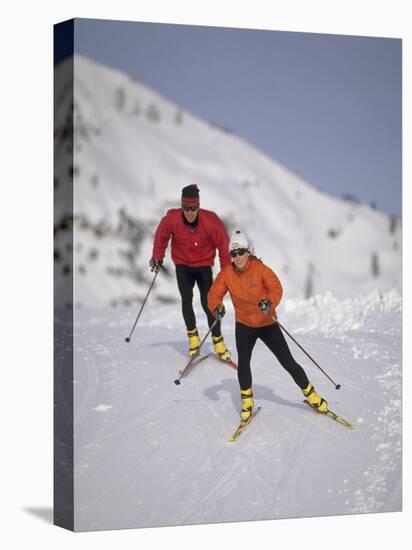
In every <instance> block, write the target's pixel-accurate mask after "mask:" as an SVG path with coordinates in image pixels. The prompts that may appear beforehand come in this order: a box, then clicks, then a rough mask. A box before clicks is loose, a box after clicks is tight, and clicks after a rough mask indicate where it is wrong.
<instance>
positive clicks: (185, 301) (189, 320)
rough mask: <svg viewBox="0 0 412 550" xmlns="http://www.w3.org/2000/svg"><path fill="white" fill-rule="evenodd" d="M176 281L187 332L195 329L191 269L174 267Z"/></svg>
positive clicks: (193, 282)
mask: <svg viewBox="0 0 412 550" xmlns="http://www.w3.org/2000/svg"><path fill="white" fill-rule="evenodd" d="M176 280H177V286H178V288H179V292H180V296H181V299H182V313H183V319H184V321H185V324H186V328H187V330H188V331H190V330H194V329H195V328H196V317H195V312H194V310H193V287H194V286H195V279H194V277H193V274H192V272H191V269H190V268H189V267H187V266H185V265H176Z"/></svg>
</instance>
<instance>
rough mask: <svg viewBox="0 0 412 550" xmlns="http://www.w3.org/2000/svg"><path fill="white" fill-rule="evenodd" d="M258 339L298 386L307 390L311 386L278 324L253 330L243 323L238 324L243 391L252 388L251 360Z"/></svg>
mask: <svg viewBox="0 0 412 550" xmlns="http://www.w3.org/2000/svg"><path fill="white" fill-rule="evenodd" d="M258 338H260V339H261V340H262V342H264V343H265V344H266V345H267V347H268V348H269V349H270V351H271V352H272V353H273V354H274V355H275V356H276V358H277V360H278V361H279V363H280V364H281V365H282V367H283V368H284V369H286V370H287V372H288V373H289V374H290V375H291V376H292V378H293V380H294V381H295V382H296V384H297V385H298V386H299V387H300V388H301V389H304V388H306V387H307V385H308V384H309V380H308V377H307V376H306V373H305V371H304V370H303V368H302V367H301V366H300V365H299V364H298V363H297V362H296V361H295V360H294V358H293V357H292V354H291V353H290V349H289V346H288V344H287V342H286V340H285V337H284V336H283V333H282V331H281V329H280V327H279V325H278V324H277V323H274V324H273V325H269V326H268V327H261V328H252V327H248V326H246V325H243V324H241V323H236V348H237V355H238V371H237V374H238V379H239V384H240V387H241V389H242V390H247V389H248V388H251V387H252V373H251V370H250V359H251V357H252V351H253V348H254V346H255V344H256V340H257V339H258Z"/></svg>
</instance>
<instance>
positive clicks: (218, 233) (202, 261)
mask: <svg viewBox="0 0 412 550" xmlns="http://www.w3.org/2000/svg"><path fill="white" fill-rule="evenodd" d="M170 237H171V238H172V260H173V262H174V263H175V264H182V265H187V266H190V267H202V266H212V265H213V263H214V260H215V256H216V249H217V250H218V251H219V259H220V267H221V268H222V269H223V268H224V267H225V266H226V265H229V264H230V256H229V236H228V234H227V232H226V229H225V226H224V225H223V222H222V221H221V219H220V218H219V217H218V216H217V215H216V214H215V213H214V212H211V211H210V210H203V209H202V208H201V209H199V214H198V223H197V225H196V226H194V227H192V226H190V225H189V224H187V223H186V222H185V221H184V218H183V212H182V209H181V208H172V209H171V210H168V211H167V213H166V216H164V218H162V219H161V221H160V223H159V225H158V227H157V229H156V233H155V238H154V245H153V254H152V256H153V258H154V259H155V260H163V258H164V255H165V252H166V248H167V245H168V242H169V239H170Z"/></svg>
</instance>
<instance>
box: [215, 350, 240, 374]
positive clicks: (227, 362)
mask: <svg viewBox="0 0 412 550" xmlns="http://www.w3.org/2000/svg"><path fill="white" fill-rule="evenodd" d="M213 356H214V357H215V358H216V359H217V360H218V361H220V363H225V365H227V366H228V367H230V368H232V369H234V370H237V364H236V363H235V362H234V361H232V359H222V358H221V357H220V356H219V355H218V354H217V353H213Z"/></svg>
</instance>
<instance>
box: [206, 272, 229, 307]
mask: <svg viewBox="0 0 412 550" xmlns="http://www.w3.org/2000/svg"><path fill="white" fill-rule="evenodd" d="M227 291H228V287H227V284H226V280H225V275H224V273H223V271H221V272H220V273H219V275H218V276H217V277H216V279H215V280H214V282H213V284H212V286H211V287H210V290H209V293H208V295H207V306H208V308H209V310H210V312H211V313H212V315H214V314H215V311H216V308H217V307H218V306H220V305H221V304H222V303H223V298H224V296H225V294H226V292H227Z"/></svg>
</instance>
